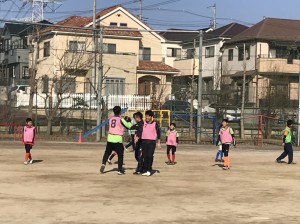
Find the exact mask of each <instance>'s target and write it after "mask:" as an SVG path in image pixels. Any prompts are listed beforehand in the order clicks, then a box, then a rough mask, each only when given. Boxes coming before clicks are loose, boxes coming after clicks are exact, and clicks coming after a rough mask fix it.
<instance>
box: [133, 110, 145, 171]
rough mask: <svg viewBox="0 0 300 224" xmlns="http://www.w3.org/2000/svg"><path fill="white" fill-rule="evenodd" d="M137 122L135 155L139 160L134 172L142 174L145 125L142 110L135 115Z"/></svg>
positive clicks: (135, 126) (135, 127)
mask: <svg viewBox="0 0 300 224" xmlns="http://www.w3.org/2000/svg"><path fill="white" fill-rule="evenodd" d="M134 119H135V122H136V124H135V125H134V126H133V128H134V129H135V130H136V134H135V136H134V138H135V139H134V140H135V152H134V157H135V159H136V161H137V162H138V164H137V167H136V170H135V172H134V173H133V174H141V173H142V171H143V170H142V169H143V162H144V160H143V157H142V148H141V146H142V130H143V126H144V121H143V114H142V113H141V112H136V113H135V116H134Z"/></svg>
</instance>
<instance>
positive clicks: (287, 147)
mask: <svg viewBox="0 0 300 224" xmlns="http://www.w3.org/2000/svg"><path fill="white" fill-rule="evenodd" d="M283 150H284V151H283V153H282V154H281V155H280V156H279V157H278V158H277V160H282V159H284V158H285V157H286V156H288V157H289V161H288V163H289V164H290V163H292V162H293V146H292V143H285V144H284V149H283Z"/></svg>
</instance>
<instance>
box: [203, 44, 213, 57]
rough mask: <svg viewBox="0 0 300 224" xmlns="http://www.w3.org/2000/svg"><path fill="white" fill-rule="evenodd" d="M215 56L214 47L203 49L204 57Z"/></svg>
mask: <svg viewBox="0 0 300 224" xmlns="http://www.w3.org/2000/svg"><path fill="white" fill-rule="evenodd" d="M213 56H215V46H211V47H206V48H205V57H206V58H210V57H213Z"/></svg>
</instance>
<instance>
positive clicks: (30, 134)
mask: <svg viewBox="0 0 300 224" xmlns="http://www.w3.org/2000/svg"><path fill="white" fill-rule="evenodd" d="M34 139H35V127H33V126H32V127H27V126H25V127H24V129H23V142H24V143H34Z"/></svg>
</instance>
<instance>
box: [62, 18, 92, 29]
mask: <svg viewBox="0 0 300 224" xmlns="http://www.w3.org/2000/svg"><path fill="white" fill-rule="evenodd" d="M89 20H90V17H83V16H70V17H68V18H66V19H64V20H62V21H60V22H58V23H57V25H64V26H78V27H84V26H85V25H86V24H87V23H88V22H89Z"/></svg>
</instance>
